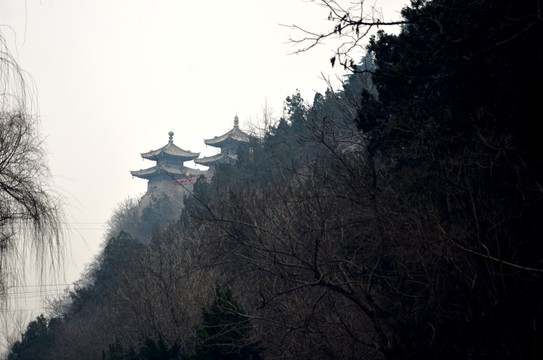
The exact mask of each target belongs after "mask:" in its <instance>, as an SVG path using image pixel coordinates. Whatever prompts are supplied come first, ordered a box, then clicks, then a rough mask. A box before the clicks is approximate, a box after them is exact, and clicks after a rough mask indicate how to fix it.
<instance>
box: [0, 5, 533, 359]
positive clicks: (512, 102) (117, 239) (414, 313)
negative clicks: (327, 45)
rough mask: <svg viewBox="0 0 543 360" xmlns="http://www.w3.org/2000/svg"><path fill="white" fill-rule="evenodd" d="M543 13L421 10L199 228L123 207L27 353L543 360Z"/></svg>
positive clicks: (23, 346) (274, 132)
mask: <svg viewBox="0 0 543 360" xmlns="http://www.w3.org/2000/svg"><path fill="white" fill-rule="evenodd" d="M542 5H543V4H542V3H541V1H539V0H527V1H513V0H476V1H473V0H472V1H467V0H434V1H424V0H414V1H411V5H410V6H409V7H406V8H405V9H404V10H403V11H402V16H403V19H404V20H403V22H402V23H403V24H402V31H401V32H400V33H399V34H388V33H386V31H383V30H382V29H381V30H380V31H379V32H378V34H377V35H375V36H373V37H372V38H371V39H370V41H369V45H368V47H367V53H366V55H365V57H364V58H363V59H362V61H360V59H359V60H358V61H356V62H349V61H348V57H347V56H346V55H347V54H340V53H338V54H337V57H334V58H333V59H334V60H332V65H335V66H338V64H339V66H341V65H343V66H345V67H348V68H351V69H352V70H353V72H352V74H351V75H349V76H348V77H347V78H346V79H345V81H344V84H343V88H342V89H341V90H339V91H332V90H328V91H327V92H326V93H325V94H316V95H315V97H314V99H312V101H311V102H308V101H306V100H304V99H302V97H301V95H300V94H298V93H295V94H292V95H290V96H288V97H287V98H286V102H285V104H286V105H285V106H286V108H285V116H284V118H281V119H280V120H279V121H278V122H277V123H276V124H274V125H273V126H270V127H269V128H268V129H266V133H265V135H264V137H263V138H259V139H255V140H254V141H253V142H252V144H251V149H250V150H249V151H245V152H241V153H239V159H238V162H237V163H236V164H234V165H227V164H225V165H221V166H218V167H217V168H216V171H215V175H214V176H213V178H212V179H211V180H210V181H204V180H202V181H199V182H197V183H196V184H195V185H194V189H193V190H192V195H191V196H188V197H187V198H186V199H185V200H184V203H185V206H184V209H183V212H182V214H181V216H180V217H178V218H176V219H173V220H172V221H171V222H169V223H167V222H166V221H164V219H165V215H164V214H167V213H168V210H167V209H169V208H171V206H172V204H170V203H168V201H166V200H164V202H163V205H164V207H163V209H161V204H162V202H160V201H159V202H157V203H155V204H154V205H153V206H154V208H153V211H152V213H153V214H154V215H153V216H154V217H155V218H156V219H158V220H161V224H162V227H161V228H160V229H158V228H155V231H154V232H152V234H151V235H150V236H148V237H146V236H141V234H140V233H138V232H139V231H140V230H138V229H139V228H138V221H140V222H142V221H143V222H144V223H145V224H147V225H146V229H147V230H146V231H148V232H149V230H148V229H149V226H150V225H149V224H150V220H149V219H144V220H141V219H137V216H135V215H134V207H135V203H126V204H123V205H122V206H120V207H119V209H118V211H117V212H116V213H115V214H114V216H113V217H112V221H111V223H110V231H109V236H108V239H107V241H106V242H105V243H104V246H103V249H102V251H101V253H100V255H99V256H98V257H97V258H96V260H95V261H94V262H93V264H92V265H91V266H90V267H89V269H88V271H87V273H86V275H85V276H84V277H83V278H82V279H81V280H80V281H79V282H78V283H77V284H76V286H75V289H74V290H72V291H69V292H67V293H66V296H65V297H64V298H62V299H59V300H58V301H55V302H53V303H51V304H50V313H49V314H47V316H44V315H42V316H39V317H38V318H37V319H35V320H34V321H32V322H31V323H30V324H29V325H28V328H27V329H26V331H25V332H24V333H23V334H22V337H21V339H20V340H19V341H17V342H15V343H13V344H12V345H11V348H10V353H9V355H8V359H111V360H113V359H277V358H282V359H283V358H285V359H540V358H541V357H542V356H543V349H542V348H541V346H540V345H539V344H542V343H543V336H542V333H541V327H542V322H543V235H542V234H543V221H542V220H543V188H542V185H543V141H541V133H540V132H539V131H537V129H536V127H537V123H538V121H541V120H542V119H543V111H542V109H543V96H542V94H543V89H542V84H543V81H542V80H543V79H542V67H541V65H542V63H543V62H542V60H543V46H542V40H543V32H542V30H543V28H542V26H543V22H542V19H543V18H542V16H543V13H542V10H543V7H542ZM331 17H332V21H334V26H335V27H334V30H335V32H337V33H340V36H341V32H342V31H343V33H345V32H346V31H348V30H349V31H352V32H353V33H356V34H358V33H359V28H358V27H359V26H360V27H361V26H363V25H364V24H363V23H362V22H361V21H360V20H356V19H355V20H353V19H352V18H351V17H350V15H349V13H347V12H346V13H344V14H341V13H337V12H335V13H331ZM360 36H363V34H362V33H360ZM263 71H264V70H263ZM158 220H157V221H158ZM149 233H150V232H149Z"/></svg>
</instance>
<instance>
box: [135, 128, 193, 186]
mask: <svg viewBox="0 0 543 360" xmlns="http://www.w3.org/2000/svg"><path fill="white" fill-rule="evenodd" d="M168 135H169V140H168V144H166V145H164V146H163V147H161V148H160V149H157V150H151V151H149V152H146V153H142V154H141V157H142V158H144V159H147V160H152V161H156V165H155V166H153V167H150V168H147V169H143V170H134V171H130V173H131V174H132V176H136V177H139V178H142V179H146V180H149V183H148V185H147V191H148V192H149V191H151V190H155V189H159V188H164V185H167V184H172V183H175V182H177V181H180V180H184V179H189V178H191V177H195V176H199V175H202V173H203V172H202V171H200V170H196V169H191V168H189V167H186V166H185V165H184V162H185V161H190V160H194V159H196V158H197V157H198V156H199V155H200V153H193V152H190V151H187V150H183V149H181V148H180V147H178V146H176V145H175V144H174V143H173V135H174V133H173V132H172V131H170V132H169V133H168Z"/></svg>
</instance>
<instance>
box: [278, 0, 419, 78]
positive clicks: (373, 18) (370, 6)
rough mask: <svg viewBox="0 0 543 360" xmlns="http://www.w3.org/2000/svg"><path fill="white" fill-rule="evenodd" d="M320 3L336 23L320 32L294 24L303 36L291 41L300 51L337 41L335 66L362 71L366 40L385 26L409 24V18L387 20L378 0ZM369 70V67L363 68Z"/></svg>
mask: <svg viewBox="0 0 543 360" xmlns="http://www.w3.org/2000/svg"><path fill="white" fill-rule="evenodd" d="M315 2H316V3H317V4H318V5H320V6H322V7H323V8H324V9H325V11H326V12H328V17H327V20H328V21H329V22H331V23H332V26H330V28H329V30H327V31H325V32H318V31H315V30H311V29H307V28H304V27H302V26H299V25H296V24H293V25H288V27H290V28H292V29H294V30H296V31H297V32H298V34H299V35H297V36H294V37H291V38H290V41H291V42H292V43H293V44H295V45H296V46H297V47H298V49H297V50H296V53H301V52H305V51H308V50H310V49H312V48H314V47H315V46H317V45H319V44H321V43H323V42H325V41H327V40H330V41H334V42H335V44H336V45H335V46H336V49H335V54H334V56H332V57H331V58H330V63H331V64H332V66H334V65H336V64H339V65H341V66H343V67H344V68H345V69H350V70H354V71H358V70H359V69H357V61H358V60H357V59H358V57H361V54H362V53H365V46H366V45H367V44H366V43H365V41H366V40H367V39H368V38H369V37H370V36H371V35H374V34H375V33H376V31H377V30H378V29H382V28H383V27H392V26H394V27H397V26H401V25H405V24H408V23H409V22H408V21H406V20H401V19H400V20H386V19H385V17H384V15H383V12H382V11H381V9H380V8H379V7H377V1H375V0H372V1H366V0H358V1H351V0H317V1H315ZM361 71H363V72H368V71H370V70H368V69H362V70H361Z"/></svg>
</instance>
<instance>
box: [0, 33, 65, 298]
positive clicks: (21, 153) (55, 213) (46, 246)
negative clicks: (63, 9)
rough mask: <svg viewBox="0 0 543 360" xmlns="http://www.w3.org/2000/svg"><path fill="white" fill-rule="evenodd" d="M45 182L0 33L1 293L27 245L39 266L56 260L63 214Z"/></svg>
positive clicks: (33, 124) (19, 74) (18, 76)
mask: <svg viewBox="0 0 543 360" xmlns="http://www.w3.org/2000/svg"><path fill="white" fill-rule="evenodd" d="M48 182H49V171H48V168H47V165H46V162H45V159H44V151H43V144H42V140H41V139H40V137H39V134H38V132H37V119H36V118H35V117H34V116H32V115H31V113H30V109H29V105H28V94H27V92H26V83H25V77H24V73H23V71H22V70H21V69H20V68H19V66H18V65H17V63H16V61H15V59H14V58H13V57H12V56H11V54H10V52H9V50H8V49H7V47H6V45H5V41H4V38H3V37H2V36H1V35H0V295H3V294H4V291H3V290H1V287H3V286H5V285H6V281H7V282H9V281H10V280H12V279H8V278H7V276H8V274H11V275H13V274H14V273H16V269H17V265H16V264H19V265H20V263H21V262H22V261H21V259H20V258H18V254H25V253H26V252H27V251H28V249H32V250H33V251H34V253H35V255H36V259H37V264H38V265H42V270H46V269H45V267H44V266H43V265H45V264H46V263H47V264H49V265H50V264H57V263H58V262H59V261H60V257H61V253H62V252H61V239H62V233H63V228H64V225H63V216H62V212H61V209H60V205H59V201H58V199H57V198H55V197H54V195H53V193H52V192H51V191H50V189H48V187H47V184H48Z"/></svg>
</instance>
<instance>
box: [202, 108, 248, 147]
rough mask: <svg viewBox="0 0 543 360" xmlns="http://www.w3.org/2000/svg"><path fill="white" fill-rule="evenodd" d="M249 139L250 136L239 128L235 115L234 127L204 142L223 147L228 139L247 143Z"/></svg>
mask: <svg viewBox="0 0 543 360" xmlns="http://www.w3.org/2000/svg"><path fill="white" fill-rule="evenodd" d="M250 140H251V137H250V136H249V135H248V134H247V133H245V132H243V131H242V130H241V129H240V128H239V119H238V116H237V115H236V117H234V127H233V128H232V130H230V131H228V132H227V133H226V134H224V135H221V136H215V137H214V138H213V139H206V140H204V142H205V144H206V145H209V146H214V147H219V148H220V147H223V146H224V145H225V144H226V143H227V142H228V141H232V142H241V143H248V142H249V141H250Z"/></svg>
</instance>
